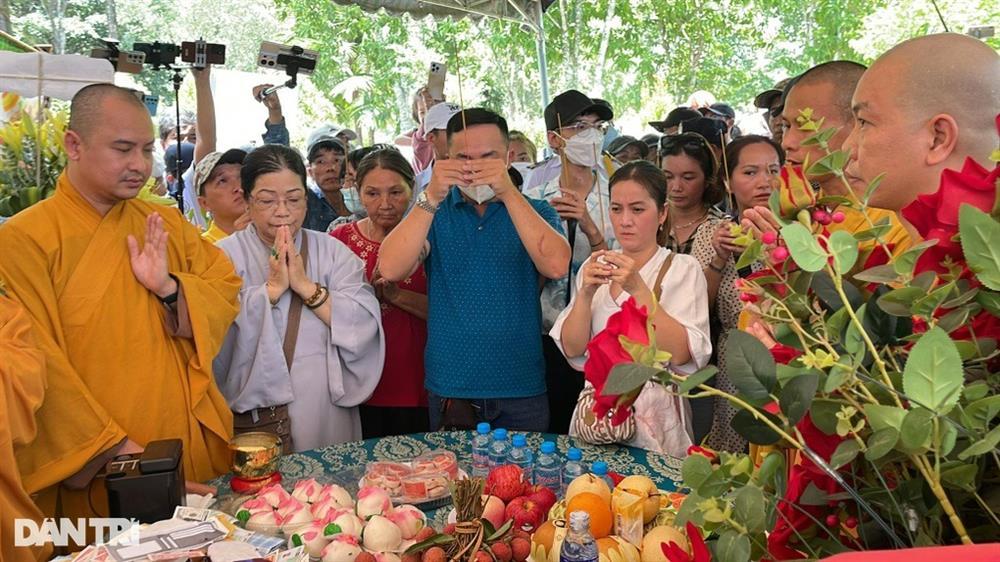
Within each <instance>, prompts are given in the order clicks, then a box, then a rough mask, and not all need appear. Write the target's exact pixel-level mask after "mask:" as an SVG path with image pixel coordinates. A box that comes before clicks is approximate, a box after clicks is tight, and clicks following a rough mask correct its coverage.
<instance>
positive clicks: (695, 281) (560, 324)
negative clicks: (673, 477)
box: [550, 161, 712, 456]
mask: <svg viewBox="0 0 1000 562" xmlns="http://www.w3.org/2000/svg"><path fill="white" fill-rule="evenodd" d="M609 189H610V192H611V206H610V214H611V223H612V226H613V227H614V231H615V236H616V237H617V239H618V242H619V243H620V244H621V251H620V252H619V251H606V250H602V251H599V252H595V253H594V254H593V255H592V256H591V257H590V258H589V259H588V260H587V261H586V262H584V264H583V266H581V268H580V272H581V273H580V274H579V275H577V278H576V286H575V288H574V289H575V294H574V296H573V299H572V301H571V302H570V304H569V306H568V307H567V308H566V309H565V310H563V312H562V314H560V315H559V318H558V319H557V320H556V323H555V325H554V326H553V327H552V330H551V332H550V335H551V336H552V338H553V339H554V340H555V342H556V344H557V345H558V346H559V348H560V349H561V350H562V352H563V354H564V355H565V356H566V358H567V360H569V362H570V364H571V365H573V366H574V367H575V368H577V369H578V370H581V371H582V370H583V366H584V363H585V362H586V360H587V356H586V353H587V343H588V342H589V341H590V340H591V338H593V337H594V336H595V335H596V334H597V333H599V332H600V331H601V330H603V329H604V326H605V324H606V323H607V321H608V318H609V317H611V315H612V314H614V313H616V312H618V311H619V310H620V309H621V305H622V303H624V302H625V301H627V300H628V299H629V297H634V298H635V300H636V304H637V305H638V306H640V307H646V310H647V311H653V312H651V313H650V314H651V316H652V317H653V323H654V325H655V327H656V345H657V348H658V349H660V350H663V351H668V352H670V354H671V356H672V358H671V360H670V364H669V366H665V367H669V368H670V369H672V370H674V371H676V372H678V373H683V374H691V373H693V372H695V371H697V370H698V369H700V368H701V367H703V366H704V365H705V364H706V363H707V362H708V360H709V357H710V356H711V354H712V344H711V340H710V338H709V322H708V291H707V286H706V282H705V275H704V273H702V269H701V265H700V264H699V263H698V260H696V259H695V258H693V257H691V256H687V255H681V254H675V255H674V256H673V258H672V260H671V261H670V263H667V258H668V256H670V255H671V253H672V252H671V251H670V250H668V249H667V248H665V247H663V246H662V241H663V240H664V232H663V223H664V221H665V220H666V218H667V212H668V204H667V180H666V176H665V175H664V173H663V171H662V170H660V169H659V168H657V167H656V166H655V165H653V164H651V163H649V162H645V161H636V162H630V163H629V164H626V165H625V166H623V167H622V168H621V169H619V170H618V171H617V172H615V174H614V175H613V176H612V177H611V180H610V182H609ZM664 269H665V271H662V270H664ZM661 271H662V274H661ZM657 279H660V280H661V281H660V287H659V291H654V289H656V287H655V286H654V285H655V284H656V281H657ZM654 292H657V293H659V302H654V301H655V299H654ZM587 384H588V385H589V384H590V383H587ZM578 407H579V406H578ZM634 408H635V413H634V416H635V420H636V433H635V437H634V438H633V439H632V440H631V441H630V442H629V443H628V444H629V445H633V446H636V447H642V448H644V449H649V450H652V451H657V452H661V453H667V454H671V455H675V456H683V455H684V454H686V450H687V447H688V446H689V445H691V421H690V414H689V412H688V405H687V402H686V400H685V399H683V398H680V397H678V396H677V395H675V394H673V393H672V392H671V391H670V390H669V389H667V388H665V387H663V386H661V385H659V384H657V383H653V382H649V383H647V384H646V386H645V387H644V388H643V390H642V392H641V393H640V395H639V398H638V399H637V400H636V402H635V404H634ZM576 417H577V416H576V415H575V414H574V419H575V418H576Z"/></svg>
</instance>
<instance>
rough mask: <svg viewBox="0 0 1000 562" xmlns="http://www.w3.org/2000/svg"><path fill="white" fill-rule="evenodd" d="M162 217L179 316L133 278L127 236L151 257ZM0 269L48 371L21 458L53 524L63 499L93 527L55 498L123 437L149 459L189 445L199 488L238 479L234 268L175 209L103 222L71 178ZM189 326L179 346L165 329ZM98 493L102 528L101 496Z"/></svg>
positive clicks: (138, 210) (16, 225) (18, 227)
mask: <svg viewBox="0 0 1000 562" xmlns="http://www.w3.org/2000/svg"><path fill="white" fill-rule="evenodd" d="M153 212H156V213H159V214H160V216H162V217H163V221H164V228H165V229H166V230H167V232H168V233H169V238H168V258H167V259H168V270H169V272H170V273H171V274H173V275H174V276H176V277H177V279H178V280H179V281H180V298H179V300H178V313H177V314H173V313H170V314H168V311H167V309H166V307H164V306H163V304H161V303H160V302H159V300H158V299H157V298H156V295H154V294H153V293H151V292H150V291H148V290H147V289H146V288H144V287H143V286H142V285H140V284H139V282H138V281H137V280H136V279H135V276H134V275H133V273H132V269H131V262H130V260H129V253H128V245H127V242H126V239H127V236H128V235H129V234H131V235H133V236H135V237H136V239H137V240H138V241H139V244H140V245H141V244H142V243H143V241H144V239H145V232H146V217H147V216H148V215H149V214H150V213H153ZM0 256H2V257H0V277H2V278H4V279H5V280H6V281H7V283H8V285H9V286H10V288H11V290H12V291H13V293H14V294H15V295H16V296H17V298H18V299H19V300H20V301H21V302H22V303H23V304H24V306H25V308H26V309H27V311H28V314H29V315H30V316H31V317H32V319H33V321H34V328H35V338H36V340H37V343H38V346H39V348H40V349H41V350H42V352H43V353H44V355H45V360H46V363H47V370H48V389H47V391H46V397H45V401H44V403H43V404H42V407H41V409H40V410H39V412H38V437H37V439H36V440H35V441H34V442H33V443H32V444H31V445H29V446H27V447H25V448H24V449H23V450H22V451H20V452H19V454H18V456H17V462H18V466H19V468H20V470H21V474H22V475H23V478H24V486H25V488H26V489H27V490H28V492H31V493H34V492H41V493H40V495H39V497H38V498H37V501H38V504H39V506H40V507H41V508H42V511H43V513H45V514H47V515H54V514H55V512H56V499H57V496H58V498H59V499H60V500H61V505H62V509H61V512H60V515H62V516H66V517H84V516H88V515H91V516H93V515H94V514H93V511H94V510H93V509H91V508H90V503H89V502H88V498H87V496H86V495H85V493H84V492H83V491H70V490H67V489H66V488H65V487H59V486H57V484H59V483H60V482H61V481H63V480H65V479H66V478H67V477H69V476H71V475H73V474H74V473H76V472H77V471H79V470H80V469H81V468H82V467H83V466H84V465H85V464H86V463H87V461H88V460H90V459H91V458H93V457H95V456H96V455H98V454H99V453H101V452H103V451H106V450H108V449H110V448H112V447H113V446H114V445H115V444H117V443H119V442H121V441H122V440H123V439H124V438H125V437H126V436H128V437H129V438H131V439H132V440H133V441H135V442H137V443H139V444H140V445H145V444H147V443H149V442H150V441H154V440H157V439H166V438H180V439H181V440H182V441H183V444H184V474H185V477H186V478H187V479H188V480H196V481H204V480H207V479H210V478H213V477H215V476H217V475H219V474H222V473H223V472H226V471H227V470H228V453H227V443H228V440H229V439H230V437H231V435H232V415H231V413H230V411H229V408H228V407H227V405H226V400H225V398H223V397H222V395H221V394H220V393H219V390H218V389H217V388H216V385H215V380H214V378H213V376H212V359H213V358H214V357H215V355H216V352H217V351H218V350H219V348H220V346H221V345H222V339H223V337H224V336H225V334H226V331H227V330H228V328H229V325H230V323H231V322H232V320H233V318H235V316H236V313H237V310H238V304H237V300H236V296H237V293H238V292H239V288H240V278H239V277H238V276H237V275H236V274H235V272H234V270H233V266H232V264H231V263H230V261H229V259H228V258H227V257H226V256H225V254H223V253H222V252H221V251H220V250H218V249H217V248H216V247H215V246H213V245H212V244H210V243H208V242H206V241H204V240H202V239H201V236H200V235H199V233H198V231H197V229H195V228H194V227H193V226H192V225H191V224H189V223H188V222H187V221H186V220H185V219H184V217H182V216H181V215H180V214H179V213H178V212H177V211H176V210H174V209H169V208H166V207H162V206H160V205H156V204H153V203H147V202H144V201H138V200H135V199H132V200H128V201H123V202H119V203H118V204H116V205H115V206H114V207H112V208H111V210H110V211H109V212H108V213H107V215H106V216H104V217H101V216H100V215H99V214H98V213H97V212H96V211H95V210H94V208H93V207H92V206H91V205H90V204H89V203H88V202H87V201H86V200H85V199H83V197H82V196H81V195H80V194H79V193H78V192H77V191H76V189H75V188H74V187H73V186H72V184H70V182H69V179H68V177H67V176H66V174H65V173H64V174H63V175H62V176H61V177H60V178H59V182H58V185H57V187H56V193H55V194H54V195H53V196H52V197H51V198H49V199H47V200H45V201H42V202H41V203H38V204H37V205H34V206H33V207H30V208H29V209H27V210H25V211H23V212H21V213H19V214H17V215H16V216H14V217H13V218H11V219H10V220H9V221H8V222H7V223H6V224H4V225H3V226H2V227H0ZM185 314H187V315H188V316H189V321H190V328H191V331H192V333H193V335H192V336H191V337H179V336H175V335H172V333H175V332H172V330H171V329H169V328H168V325H167V324H166V321H168V320H170V318H174V319H176V317H177V316H180V317H183V316H184V315H185ZM182 324H183V322H182ZM93 488H94V491H93V494H92V498H93V501H94V504H95V505H96V506H97V507H96V509H97V511H98V512H99V513H98V514H97V515H105V513H104V512H105V509H104V507H103V506H104V505H106V494H105V493H104V491H103V484H102V483H101V482H99V481H98V482H95V484H94V485H93Z"/></svg>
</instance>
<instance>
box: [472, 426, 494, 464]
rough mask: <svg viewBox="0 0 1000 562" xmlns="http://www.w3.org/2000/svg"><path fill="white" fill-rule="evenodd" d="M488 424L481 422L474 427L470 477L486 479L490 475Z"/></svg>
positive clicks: (491, 440)
mask: <svg viewBox="0 0 1000 562" xmlns="http://www.w3.org/2000/svg"><path fill="white" fill-rule="evenodd" d="M492 442H493V439H492V438H491V437H490V424H488V423H486V422H482V423H480V424H479V425H477V426H476V434H475V435H473V436H472V476H473V477H481V478H486V476H487V475H489V473H490V443H492Z"/></svg>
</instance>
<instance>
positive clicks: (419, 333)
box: [330, 223, 427, 407]
mask: <svg viewBox="0 0 1000 562" xmlns="http://www.w3.org/2000/svg"><path fill="white" fill-rule="evenodd" d="M330 236H333V237H334V238H336V239H337V240H340V241H341V242H343V243H344V245H346V246H347V247H348V248H350V249H351V251H352V252H354V253H355V254H357V255H358V257H360V258H361V259H362V260H364V262H365V278H366V279H368V280H369V281H371V278H372V273H373V272H374V271H375V263H376V262H377V261H378V250H379V246H380V244H379V243H378V242H374V241H372V240H369V239H368V238H366V237H365V236H364V235H363V234H362V233H361V230H360V229H359V228H358V225H357V223H350V224H345V225H341V226H339V227H337V228H336V229H334V230H333V232H331V233H330ZM398 285H399V288H400V289H404V290H407V291H413V292H414V293H420V294H422V295H426V294H427V277H426V276H425V275H424V267H423V266H420V267H419V268H417V271H416V272H414V274H413V275H411V276H410V277H408V278H406V279H404V280H403V281H400V282H399V283H398ZM382 329H383V330H384V331H385V366H384V367H383V369H382V380H381V381H379V383H378V386H377V387H376V388H375V393H374V394H372V397H371V398H369V399H368V402H366V404H368V405H369V406H396V407H414V406H427V390H425V389H424V347H425V346H426V345H427V322H426V321H424V320H421V319H420V318H417V317H416V316H414V315H412V314H410V313H409V312H406V311H405V310H403V309H401V308H397V307H395V306H393V305H391V304H387V303H382Z"/></svg>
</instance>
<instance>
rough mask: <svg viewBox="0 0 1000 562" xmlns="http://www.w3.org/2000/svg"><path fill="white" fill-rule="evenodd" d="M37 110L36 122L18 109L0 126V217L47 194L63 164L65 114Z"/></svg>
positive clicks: (11, 213) (64, 160) (66, 121)
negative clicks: (13, 115)
mask: <svg viewBox="0 0 1000 562" xmlns="http://www.w3.org/2000/svg"><path fill="white" fill-rule="evenodd" d="M40 111H41V112H42V114H41V119H40V120H38V121H37V122H36V118H35V116H33V115H31V114H30V112H27V111H22V112H21V113H20V116H19V117H18V118H16V119H14V120H12V121H8V122H6V123H4V124H3V125H2V126H0V216H13V215H15V214H17V212H18V211H21V210H22V209H26V208H28V207H30V206H31V205H34V204H35V203H37V202H39V201H41V200H42V199H45V198H46V197H48V196H49V195H51V194H52V192H53V191H54V190H55V187H56V180H58V179H59V174H60V173H62V170H63V168H65V167H66V151H65V148H64V147H63V135H65V133H66V127H67V126H68V124H69V113H68V112H67V111H64V110H54V109H51V108H47V107H46V108H42V109H40Z"/></svg>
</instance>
